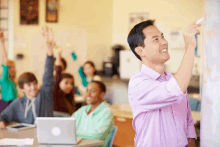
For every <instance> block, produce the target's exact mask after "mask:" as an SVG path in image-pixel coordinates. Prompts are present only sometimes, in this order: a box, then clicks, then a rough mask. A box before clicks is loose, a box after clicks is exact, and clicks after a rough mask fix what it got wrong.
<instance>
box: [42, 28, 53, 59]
mask: <svg viewBox="0 0 220 147" xmlns="http://www.w3.org/2000/svg"><path fill="white" fill-rule="evenodd" d="M42 35H43V36H44V38H45V41H46V43H47V48H48V52H47V54H48V55H49V56H52V55H53V48H54V47H55V45H56V44H55V42H54V35H53V30H52V28H49V27H48V26H45V27H43V28H42Z"/></svg>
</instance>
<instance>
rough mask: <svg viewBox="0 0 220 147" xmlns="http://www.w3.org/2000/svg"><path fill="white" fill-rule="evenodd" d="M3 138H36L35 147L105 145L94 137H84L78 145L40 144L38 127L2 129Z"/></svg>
mask: <svg viewBox="0 0 220 147" xmlns="http://www.w3.org/2000/svg"><path fill="white" fill-rule="evenodd" d="M2 138H17V139H19V138H20V139H22V138H34V144H33V147H49V146H50V147H61V146H62V147H90V146H99V145H104V141H102V140H93V139H91V140H90V139H83V140H81V141H80V142H79V144H78V145H40V144H38V142H37V132H36V128H31V129H28V130H22V131H18V132H16V131H8V130H0V139H2Z"/></svg>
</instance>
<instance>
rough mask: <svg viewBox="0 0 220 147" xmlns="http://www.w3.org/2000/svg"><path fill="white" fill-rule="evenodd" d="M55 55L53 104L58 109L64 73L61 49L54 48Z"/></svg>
mask: <svg viewBox="0 0 220 147" xmlns="http://www.w3.org/2000/svg"><path fill="white" fill-rule="evenodd" d="M54 56H55V57H56V61H55V77H54V87H53V105H54V110H57V107H59V99H60V97H59V96H58V92H59V90H60V86H59V84H60V81H61V74H62V67H61V49H55V50H54Z"/></svg>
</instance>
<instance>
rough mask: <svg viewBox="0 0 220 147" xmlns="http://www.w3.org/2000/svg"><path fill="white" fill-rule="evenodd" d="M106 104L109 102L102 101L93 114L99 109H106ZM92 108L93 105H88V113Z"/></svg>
mask: <svg viewBox="0 0 220 147" xmlns="http://www.w3.org/2000/svg"><path fill="white" fill-rule="evenodd" d="M106 105H108V104H107V103H106V102H105V101H102V102H101V103H100V104H99V105H98V107H96V109H95V110H94V111H93V112H92V113H91V114H95V113H98V112H99V111H101V110H103V109H105V108H106ZM90 108H91V105H88V106H87V108H86V114H87V113H88V112H89V110H90Z"/></svg>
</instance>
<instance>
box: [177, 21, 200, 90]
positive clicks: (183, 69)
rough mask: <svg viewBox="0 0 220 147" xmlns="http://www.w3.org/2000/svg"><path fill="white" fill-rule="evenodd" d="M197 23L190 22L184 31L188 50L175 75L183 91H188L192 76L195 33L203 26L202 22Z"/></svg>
mask: <svg viewBox="0 0 220 147" xmlns="http://www.w3.org/2000/svg"><path fill="white" fill-rule="evenodd" d="M195 23H196V22H193V23H192V24H190V25H189V26H188V27H187V29H186V30H185V32H184V33H183V37H184V40H185V44H186V51H185V54H184V56H183V59H182V62H181V64H180V67H179V69H178V70H177V72H176V74H175V75H174V77H175V78H176V80H177V83H178V84H179V86H180V88H181V90H182V92H183V93H185V92H186V90H187V87H188V85H189V82H190V79H191V76H192V69H193V62H194V54H195V48H196V38H195V34H200V32H199V30H198V29H197V27H199V26H201V24H195Z"/></svg>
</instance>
